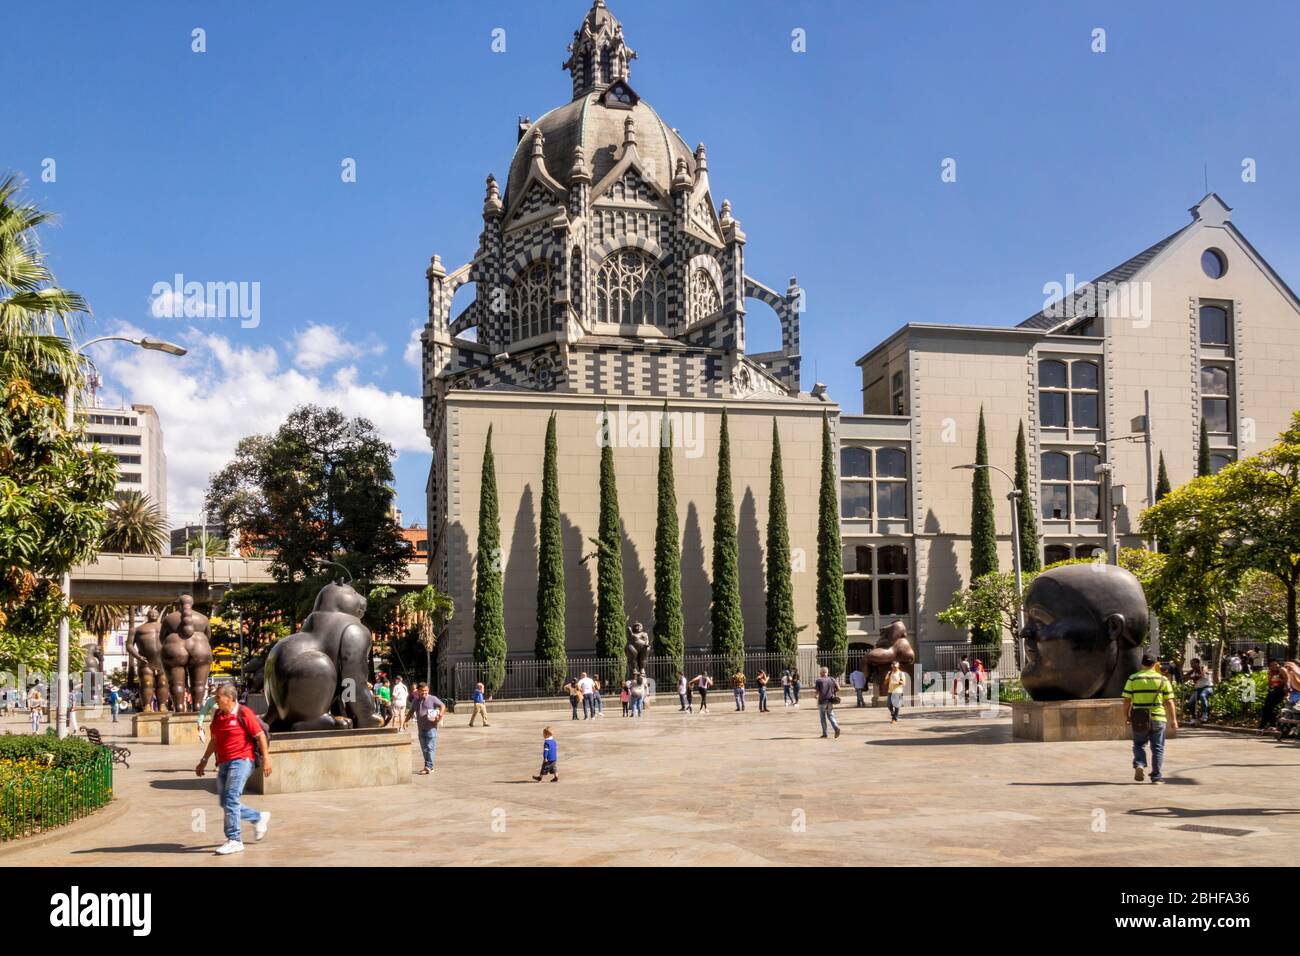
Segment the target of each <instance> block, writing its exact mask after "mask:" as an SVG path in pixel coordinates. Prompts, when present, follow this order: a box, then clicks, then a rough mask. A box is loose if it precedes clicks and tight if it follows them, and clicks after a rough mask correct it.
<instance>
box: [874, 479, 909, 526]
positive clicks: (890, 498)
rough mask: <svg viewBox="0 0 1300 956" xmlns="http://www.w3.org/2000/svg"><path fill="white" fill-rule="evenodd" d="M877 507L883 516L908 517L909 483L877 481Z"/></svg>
mask: <svg viewBox="0 0 1300 956" xmlns="http://www.w3.org/2000/svg"><path fill="white" fill-rule="evenodd" d="M876 509H877V511H878V512H879V513H880V517H882V518H906V517H907V483H906V482H903V481H878V482H876Z"/></svg>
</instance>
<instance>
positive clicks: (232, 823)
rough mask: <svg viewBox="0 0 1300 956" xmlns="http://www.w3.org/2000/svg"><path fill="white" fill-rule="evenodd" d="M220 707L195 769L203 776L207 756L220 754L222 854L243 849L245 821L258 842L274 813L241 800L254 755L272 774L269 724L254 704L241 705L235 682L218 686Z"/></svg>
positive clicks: (218, 778)
mask: <svg viewBox="0 0 1300 956" xmlns="http://www.w3.org/2000/svg"><path fill="white" fill-rule="evenodd" d="M216 698H217V710H216V713H214V714H213V715H212V739H211V740H209V741H208V747H207V749H206V750H205V751H203V759H202V760H200V761H199V763H198V766H196V767H195V768H194V772H195V773H196V774H197V775H198V776H200V777H201V776H203V774H204V772H205V771H206V770H207V766H208V758H209V757H211V756H212V755H213V753H215V754H216V755H217V796H218V798H219V799H220V801H221V809H222V810H223V811H224V814H225V820H224V824H225V825H224V829H225V834H226V842H225V843H223V844H222V845H221V846H219V847H218V848H217V854H218V855H219V856H227V855H229V854H231V853H243V852H244V843H243V840H242V833H241V829H242V823H243V821H244V820H251V821H253V822H254V824H255V826H254V828H253V833H254V837H255V839H256V840H257V841H258V842H261V840H262V838H263V837H265V836H266V828H267V826H268V825H269V824H270V822H271V814H270V813H269V812H267V811H262V812H260V813H259V812H258V811H257V810H254V809H253V808H252V807H250V806H247V805H246V804H245V803H243V801H242V799H241V798H242V797H243V795H244V785H245V784H247V783H248V778H249V775H250V774H252V772H253V762H254V758H255V757H257V756H260V757H261V761H262V773H263V775H264V776H267V777H269V776H270V775H271V750H270V746H269V745H268V744H267V732H266V725H265V724H264V723H263V721H262V719H261V718H260V717H258V716H257V715H256V714H255V713H253V709H252V708H251V707H244V706H240V703H239V693H238V691H237V690H235V685H234V684H222V685H221V686H220V687H218V688H217V693H216Z"/></svg>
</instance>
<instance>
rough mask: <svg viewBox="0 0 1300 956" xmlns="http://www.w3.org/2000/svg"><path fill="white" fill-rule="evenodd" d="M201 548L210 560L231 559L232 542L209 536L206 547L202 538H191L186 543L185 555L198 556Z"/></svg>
mask: <svg viewBox="0 0 1300 956" xmlns="http://www.w3.org/2000/svg"><path fill="white" fill-rule="evenodd" d="M200 547H202V548H203V551H204V553H205V554H207V556H208V557H209V558H228V557H230V542H229V541H227V540H226V539H225V538H218V537H215V536H209V537H208V540H207V544H206V546H204V541H203V538H202V537H196V538H190V540H188V541H186V542H185V553H186V554H196V553H198V550H199V548H200Z"/></svg>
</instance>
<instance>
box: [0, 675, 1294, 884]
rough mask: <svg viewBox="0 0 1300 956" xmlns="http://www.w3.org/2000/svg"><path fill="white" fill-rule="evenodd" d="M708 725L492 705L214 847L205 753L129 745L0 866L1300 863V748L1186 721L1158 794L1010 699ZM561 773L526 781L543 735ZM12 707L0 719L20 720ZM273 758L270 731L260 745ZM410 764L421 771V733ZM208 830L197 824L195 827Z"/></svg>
mask: <svg viewBox="0 0 1300 956" xmlns="http://www.w3.org/2000/svg"><path fill="white" fill-rule="evenodd" d="M713 711H714V712H713V713H712V714H709V715H707V716H699V715H686V714H680V713H678V710H677V705H676V703H675V702H671V703H670V702H664V701H663V699H662V698H661V703H660V704H659V705H657V706H655V707H652V708H650V709H648V711H647V716H646V717H644V718H643V719H640V720H632V719H624V718H622V717H621V716H620V715H619V707H618V703H617V702H614V706H613V707H612V708H609V707H607V708H606V714H607V716H606V717H605V718H604V719H603V720H595V721H586V722H583V721H579V722H577V723H575V722H573V721H571V720H570V719H569V715H568V713H567V711H565V712H558V711H553V712H547V713H539V712H516V713H501V714H498V715H496V716H495V717H493V719H492V725H491V727H489V728H486V729H483V728H472V729H471V728H469V727H468V726H466V725H467V723H468V721H469V715H468V713H458V714H451V715H448V718H447V721H446V723H445V727H444V729H443V731H442V732H441V734H440V735H439V740H438V756H437V765H436V770H435V772H434V773H433V774H432V775H431V776H427V777H425V776H418V775H413V776H412V778H411V783H410V784H409V785H401V786H393V787H386V788H380V789H370V790H334V791H327V792H320V793H305V794H287V795H278V796H265V797H262V796H250V797H249V798H248V802H249V803H250V804H251V805H253V806H254V807H256V808H257V809H259V810H270V811H272V813H273V821H272V823H271V827H270V833H269V834H268V836H267V838H266V840H265V841H263V842H262V843H253V842H251V834H249V841H250V842H249V843H248V849H247V852H245V853H243V854H239V855H236V856H232V857H227V858H217V857H214V856H213V855H212V850H213V849H214V848H215V847H216V846H217V845H218V844H219V843H220V842H221V840H222V834H221V812H220V808H219V807H218V805H217V801H216V796H215V794H214V791H213V787H214V784H213V780H214V775H212V774H209V775H208V776H207V777H206V778H204V779H199V778H197V777H195V775H194V771H193V767H194V764H195V763H196V762H197V759H198V756H199V754H200V752H201V751H200V749H199V747H198V745H193V746H172V747H165V746H163V745H161V744H158V743H147V742H144V741H141V740H131V739H129V738H126V735H127V734H129V732H130V721H129V719H127V718H123V720H122V722H120V723H118V724H117V725H111V724H109V723H108V721H107V720H97V721H95V722H94V723H95V725H96V726H99V727H100V728H102V729H103V730H104V731H105V732H106V735H111V736H114V737H117V736H120V737H122V738H126V739H121V740H119V742H121V743H125V744H127V745H128V746H130V747H131V748H132V750H133V753H132V758H131V767H130V769H129V770H127V769H122V768H120V767H119V768H117V770H116V774H115V785H116V791H117V799H118V800H119V801H122V802H123V804H124V805H123V806H122V807H120V808H110V810H108V811H101V812H102V813H104V814H105V818H104V822H103V823H102V825H98V826H90V825H89V823H88V822H86V823H83V824H79V825H77V828H76V829H75V831H73V832H70V833H67V834H65V835H63V836H52V837H51V838H47V839H46V840H45V841H44V842H42V843H40V844H38V845H34V846H28V847H24V846H21V845H14V846H10V847H7V848H4V849H3V850H0V866H27V865H46V866H60V865H68V864H72V865H77V866H82V865H90V866H129V867H139V866H148V865H169V866H170V865H198V866H258V865H319V866H341V865H350V866H355V865H392V864H395V863H398V862H403V861H405V860H407V859H408V855H409V860H410V861H411V862H422V863H426V864H441V863H452V864H472V865H478V866H483V865H493V864H496V865H515V864H525V865H534V864H552V865H572V864H573V863H575V862H577V861H579V860H581V861H582V862H583V863H584V864H586V865H591V864H633V865H666V866H674V865H690V864H729V865H763V864H775V865H811V864H834V863H840V864H862V865H881V864H885V865H891V864H892V865H907V864H935V865H961V866H971V865H983V864H1025V865H1054V864H1082V865H1090V866H1121V865H1136V864H1143V865H1149V864H1152V863H1155V862H1163V863H1166V864H1170V865H1183V866H1201V867H1204V866H1211V865H1233V866H1241V865H1250V864H1263V863H1274V864H1276V863H1285V862H1287V861H1289V860H1294V859H1295V858H1296V857H1297V855H1300V800H1298V799H1297V797H1296V795H1297V793H1300V744H1296V743H1292V742H1287V743H1282V744H1279V743H1277V742H1276V741H1274V740H1272V739H1260V738H1256V737H1254V736H1245V735H1240V734H1233V733H1227V732H1223V731H1214V730H1198V729H1194V728H1193V729H1189V730H1185V731H1184V733H1183V734H1182V735H1181V736H1180V737H1179V738H1178V739H1175V740H1172V741H1170V743H1169V751H1168V754H1167V764H1166V773H1167V776H1168V783H1167V784H1165V785H1164V786H1153V785H1151V784H1138V783H1135V782H1134V781H1133V779H1132V771H1131V769H1130V763H1129V746H1128V744H1126V743H1124V742H1109V743H1103V742H1097V743H1073V744H1042V743H1029V742H1021V741H1013V740H1012V738H1011V722H1010V718H1009V716H1008V714H1009V712H1004V713H1003V714H1002V715H1001V716H991V715H989V714H984V713H980V712H978V711H975V710H973V709H972V710H966V709H957V708H952V709H930V710H911V711H905V712H904V718H903V719H902V720H901V721H900V722H899V723H898V724H895V725H891V724H890V723H889V720H888V713H887V711H886V710H885V709H884V708H883V707H882V708H870V709H854V708H853V707H851V706H849V707H842V708H840V709H839V711H838V713H839V716H840V719H841V723H842V725H843V727H844V735H843V736H842V737H841V738H840V739H838V740H835V739H828V740H822V739H820V737H819V733H820V730H819V728H818V721H817V710H816V707H815V706H812V705H809V704H807V703H805V704H804V705H803V706H802V707H801V708H799V709H798V710H794V709H787V708H783V707H782V706H780V704H779V703H777V704H776V706H774V707H773V710H772V712H771V713H770V714H760V713H759V712H758V711H757V710H756V709H752V708H751V709H750V710H747V711H746V712H745V713H743V714H738V713H735V712H734V711H733V709H732V704H731V702H730V700H729V699H726V698H723V697H719V699H718V701H717V705H716V706H715V707H714V708H713ZM546 723H550V724H551V725H552V726H553V727H554V728H555V731H556V735H557V738H558V740H559V747H560V782H559V783H550V782H544V783H534V782H533V781H532V779H531V775H532V774H534V773H536V772H537V768H538V766H539V764H540V753H541V728H542V726H543V725H544V724H546ZM24 724H25V721H23V720H22V719H19V718H12V717H11V718H6V719H5V720H4V722H3V725H0V729H5V730H12V731H14V732H22V731H23V725H24ZM272 747H273V749H274V742H273V744H272ZM411 766H412V771H414V770H416V769H418V768H419V766H420V762H419V751H418V747H416V746H415V744H414V736H413V735H412V748H411ZM203 827H206V829H203Z"/></svg>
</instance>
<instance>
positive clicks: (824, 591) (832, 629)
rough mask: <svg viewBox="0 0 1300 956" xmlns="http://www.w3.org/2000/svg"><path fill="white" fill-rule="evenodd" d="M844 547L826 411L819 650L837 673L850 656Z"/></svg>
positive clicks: (819, 515)
mask: <svg viewBox="0 0 1300 956" xmlns="http://www.w3.org/2000/svg"><path fill="white" fill-rule="evenodd" d="M841 548H842V542H841V540H840V495H839V482H838V481H836V478H835V443H834V441H833V440H832V438H831V423H830V419H829V418H827V416H826V413H825V412H822V463H821V485H820V488H819V489H818V494H817V651H818V656H819V657H820V658H821V660H822V663H823V664H825V665H826V666H827V667H829V668H830V670H831V673H832V674H835V675H840V674H843V673H844V669H845V667H846V666H847V664H848V657H849V630H848V619H847V616H846V614H845V610H844V554H843V551H842V550H841Z"/></svg>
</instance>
